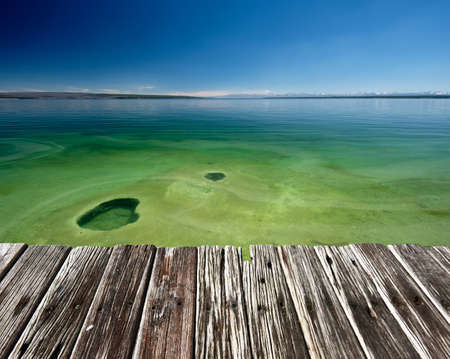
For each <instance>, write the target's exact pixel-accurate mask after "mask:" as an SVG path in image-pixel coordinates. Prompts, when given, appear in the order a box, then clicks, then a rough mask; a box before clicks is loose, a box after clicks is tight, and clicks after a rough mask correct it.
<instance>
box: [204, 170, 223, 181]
mask: <svg viewBox="0 0 450 359" xmlns="http://www.w3.org/2000/svg"><path fill="white" fill-rule="evenodd" d="M225 177H226V176H225V173H222V172H208V173H207V174H206V175H205V178H206V179H209V180H211V181H214V182H216V181H220V180H223V179H224V178H225Z"/></svg>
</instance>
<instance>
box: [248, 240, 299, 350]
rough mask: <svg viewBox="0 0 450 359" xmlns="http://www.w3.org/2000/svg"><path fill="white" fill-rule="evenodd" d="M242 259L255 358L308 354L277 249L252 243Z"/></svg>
mask: <svg viewBox="0 0 450 359" xmlns="http://www.w3.org/2000/svg"><path fill="white" fill-rule="evenodd" d="M250 255H251V258H252V263H249V262H244V271H243V285H244V292H245V300H246V303H247V308H248V321H249V330H250V338H251V345H252V351H253V356H254V357H255V358H305V357H308V353H307V350H306V345H305V340H304V337H303V334H302V329H301V327H300V323H299V320H298V318H297V314H296V311H295V308H294V304H293V302H292V299H291V295H290V293H289V289H288V286H287V283H286V280H285V278H284V274H283V270H282V268H281V265H280V260H279V257H278V254H277V250H276V248H275V247H273V246H251V247H250Z"/></svg>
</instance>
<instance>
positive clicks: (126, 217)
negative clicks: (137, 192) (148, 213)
mask: <svg viewBox="0 0 450 359" xmlns="http://www.w3.org/2000/svg"><path fill="white" fill-rule="evenodd" d="M138 204H139V201H138V200H137V199H136V198H117V199H113V200H111V201H107V202H103V203H100V204H99V205H98V206H96V207H94V208H93V209H91V210H89V211H88V212H86V213H85V214H83V215H82V216H81V217H80V218H78V220H77V224H78V225H79V226H80V227H82V228H88V229H92V230H96V231H110V230H112V229H117V228H120V227H123V226H125V225H127V224H129V223H134V222H136V221H137V220H138V219H139V214H138V213H136V207H137V206H138Z"/></svg>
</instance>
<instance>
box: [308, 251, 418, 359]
mask: <svg viewBox="0 0 450 359" xmlns="http://www.w3.org/2000/svg"><path fill="white" fill-rule="evenodd" d="M314 250H315V251H316V253H317V255H318V257H319V258H320V262H321V264H322V266H323V270H324V272H325V273H326V274H327V276H328V279H329V281H330V283H331V285H332V287H333V289H334V291H335V293H336V295H337V296H338V299H339V302H340V303H341V305H342V307H343V309H344V311H345V313H346V315H347V317H348V318H349V321H350V323H351V325H352V328H353V330H354V332H355V334H356V335H357V337H358V340H359V342H360V345H361V347H362V348H363V349H364V352H365V353H366V356H367V357H369V358H389V357H394V358H411V359H412V358H419V357H420V356H419V354H418V353H417V352H416V350H415V349H414V347H413V345H412V343H411V342H410V341H409V339H408V337H407V336H406V335H405V333H404V332H403V331H402V329H401V327H400V325H399V324H398V323H397V321H396V319H395V318H394V316H393V315H392V313H391V311H390V310H389V308H388V307H387V306H386V305H385V304H384V302H383V300H382V299H381V296H380V294H379V293H378V291H377V289H376V287H375V285H374V284H373V283H372V282H371V281H370V278H369V276H368V274H367V273H366V272H365V271H364V270H363V269H362V268H361V267H359V266H358V265H357V263H356V261H355V259H354V255H353V252H352V250H351V249H350V248H349V247H347V246H346V247H314ZM380 343H383V345H380Z"/></svg>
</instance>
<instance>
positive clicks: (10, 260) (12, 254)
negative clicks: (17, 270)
mask: <svg viewBox="0 0 450 359" xmlns="http://www.w3.org/2000/svg"><path fill="white" fill-rule="evenodd" d="M26 247H27V246H26V244H23V243H14V244H12V243H0V281H1V280H2V279H3V277H4V276H5V274H6V273H7V272H8V271H9V269H10V268H11V267H12V265H13V264H14V263H15V262H16V260H17V259H18V258H19V256H20V255H21V254H22V253H23V251H24V250H25V248H26Z"/></svg>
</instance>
